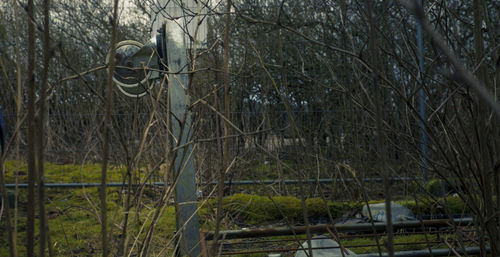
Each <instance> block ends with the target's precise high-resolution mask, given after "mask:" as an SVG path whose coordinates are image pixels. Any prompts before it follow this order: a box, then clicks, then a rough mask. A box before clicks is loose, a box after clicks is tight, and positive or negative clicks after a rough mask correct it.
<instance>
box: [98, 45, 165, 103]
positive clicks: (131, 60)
mask: <svg viewBox="0 0 500 257" xmlns="http://www.w3.org/2000/svg"><path fill="white" fill-rule="evenodd" d="M156 41H157V38H156V37H154V38H152V39H151V40H150V41H149V42H147V43H146V44H142V43H139V42H137V41H133V40H125V41H121V42H119V43H118V44H117V45H116V53H115V56H114V57H115V70H114V72H113V82H115V84H116V86H117V87H118V89H119V90H120V91H121V92H122V93H123V94H125V95H126V96H129V97H142V96H144V95H146V94H147V93H148V92H149V90H150V89H151V88H152V87H153V84H154V83H153V81H152V80H154V79H157V78H158V76H159V71H160V65H159V63H160V59H161V57H160V56H159V52H158V47H157V42H156ZM109 58H110V56H109V53H108V55H107V56H106V63H109Z"/></svg>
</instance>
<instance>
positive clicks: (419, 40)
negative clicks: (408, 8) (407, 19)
mask: <svg viewBox="0 0 500 257" xmlns="http://www.w3.org/2000/svg"><path fill="white" fill-rule="evenodd" d="M418 4H419V5H420V7H421V8H422V7H423V6H424V5H423V0H418ZM417 47H418V52H417V54H418V65H419V69H420V72H419V85H420V90H419V98H420V99H419V104H420V106H419V114H420V117H421V119H422V120H421V121H420V133H421V141H422V142H421V148H420V149H421V151H422V172H423V175H424V181H429V174H428V173H429V172H428V167H427V132H426V131H425V130H426V128H425V119H426V114H425V92H424V35H423V31H422V23H421V22H420V20H417Z"/></svg>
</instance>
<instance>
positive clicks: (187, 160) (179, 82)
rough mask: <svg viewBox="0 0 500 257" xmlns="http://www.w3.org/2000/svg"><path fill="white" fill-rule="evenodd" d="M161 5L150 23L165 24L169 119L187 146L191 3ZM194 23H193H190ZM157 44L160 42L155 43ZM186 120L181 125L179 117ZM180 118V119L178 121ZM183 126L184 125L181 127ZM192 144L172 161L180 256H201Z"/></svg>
mask: <svg viewBox="0 0 500 257" xmlns="http://www.w3.org/2000/svg"><path fill="white" fill-rule="evenodd" d="M159 2H161V3H162V4H161V5H160V6H163V7H164V8H163V9H162V10H157V9H156V8H157V7H153V12H155V13H158V16H157V17H155V20H154V21H153V24H152V31H153V33H156V31H157V29H158V28H160V27H161V26H163V24H165V25H164V26H165V30H164V32H165V33H164V37H163V38H162V39H163V44H164V46H163V47H164V49H166V56H165V57H166V61H167V65H168V70H169V71H171V72H173V73H176V74H170V75H169V88H170V95H169V97H170V103H171V104H170V106H171V113H172V115H174V116H175V117H177V119H176V118H172V119H171V120H172V123H171V129H172V133H173V135H174V137H175V138H176V140H177V142H176V143H177V144H178V145H186V143H188V141H189V136H190V134H191V133H190V132H191V116H190V114H189V113H186V112H189V110H188V105H189V95H188V94H187V92H186V89H187V87H188V75H187V74H185V73H184V74H182V72H186V71H187V67H188V63H187V62H188V59H187V52H186V46H187V44H186V43H187V39H186V38H189V37H188V36H186V35H185V32H186V29H187V28H188V25H189V26H193V25H190V23H188V21H187V20H188V19H187V18H188V17H187V16H186V13H185V12H186V11H185V10H186V9H188V8H189V6H191V5H192V3H190V2H189V1H187V2H181V1H179V2H177V1H171V2H170V1H165V0H161V1H159ZM193 24H194V22H193ZM157 43H160V42H157ZM184 117H185V123H184V124H180V122H179V120H181V121H182V120H183V119H184ZM178 119H179V120H178ZM181 126H183V127H181ZM192 151H193V149H192V147H191V145H189V144H188V145H186V147H183V148H181V149H179V150H178V153H177V157H176V160H175V167H174V169H173V170H174V171H176V173H175V175H176V176H175V177H176V178H177V184H176V185H175V200H176V203H177V206H176V207H177V208H176V214H177V216H176V218H177V230H178V231H179V251H180V252H179V253H180V255H182V256H199V255H200V249H201V247H200V232H199V225H198V214H197V202H196V201H197V193H196V191H197V188H196V181H195V167H194V162H193V156H192Z"/></svg>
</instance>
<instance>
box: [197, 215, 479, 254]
mask: <svg viewBox="0 0 500 257" xmlns="http://www.w3.org/2000/svg"><path fill="white" fill-rule="evenodd" d="M453 221H454V222H455V223H456V224H457V225H458V226H467V225H471V224H472V223H473V220H472V218H461V219H453ZM449 222H450V220H449V219H440V220H424V221H422V222H420V221H405V222H394V223H393V227H394V229H401V228H421V227H422V225H423V226H424V227H426V228H439V227H449V226H450V224H449ZM334 226H335V229H337V231H339V232H361V231H373V230H374V229H375V230H376V231H385V229H386V226H387V224H386V223H385V222H376V223H374V224H373V225H372V224H371V223H358V224H335V225H314V226H309V230H310V231H311V233H326V232H328V229H333V227H334ZM305 233H306V226H296V227H276V228H259V229H249V230H226V231H221V232H220V233H219V237H220V238H225V239H236V238H238V239H241V238H255V237H265V236H286V235H298V234H305ZM213 237H214V232H213V231H210V232H207V233H206V235H205V239H206V240H212V239H213ZM432 252H433V253H434V251H432Z"/></svg>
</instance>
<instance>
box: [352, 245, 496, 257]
mask: <svg viewBox="0 0 500 257" xmlns="http://www.w3.org/2000/svg"><path fill="white" fill-rule="evenodd" d="M455 251H457V252H458V253H459V254H464V251H463V250H462V249H461V248H456V249H455ZM486 251H487V252H490V248H489V247H486ZM480 252H481V250H480V248H479V247H467V248H465V253H467V255H475V254H479V253H480ZM387 256H389V255H388V254H387V253H382V257H387ZM428 256H429V250H428V249H426V250H416V251H401V252H395V253H394V257H428ZM432 256H453V251H452V249H447V248H443V249H432ZM357 257H380V255H379V254H378V253H368V254H358V255H357Z"/></svg>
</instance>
